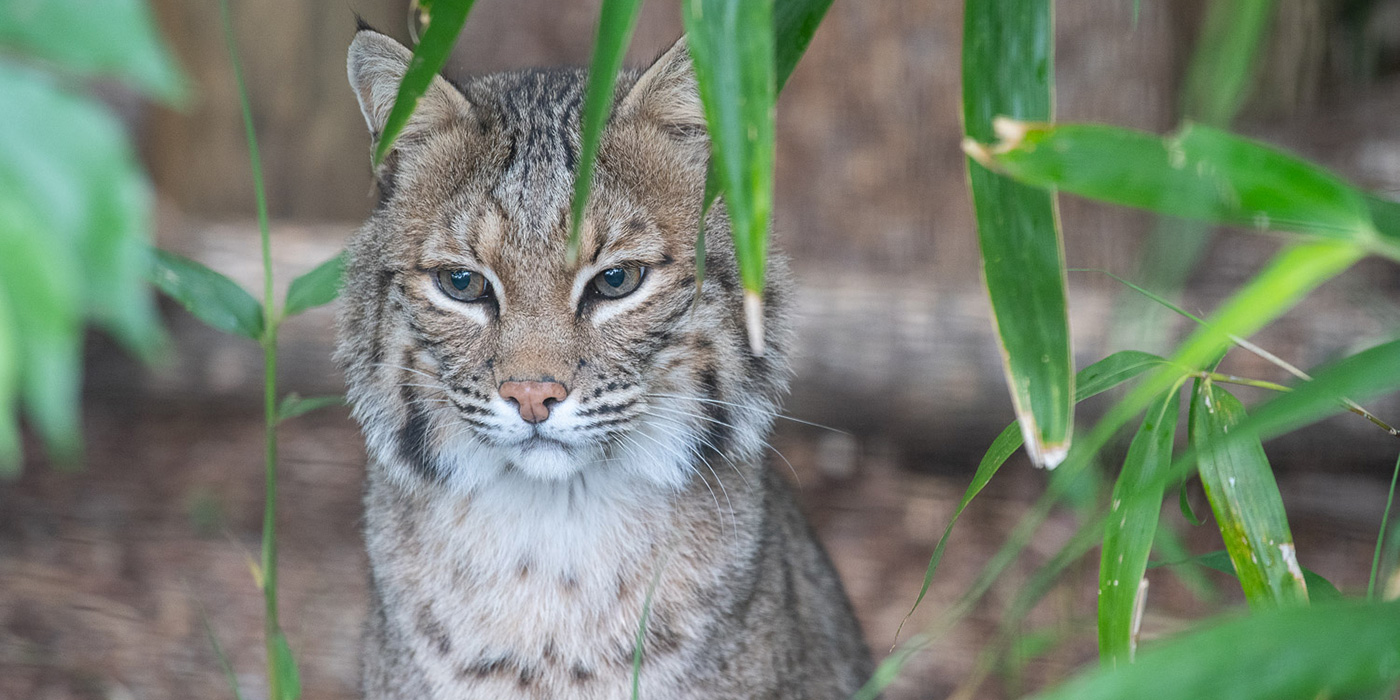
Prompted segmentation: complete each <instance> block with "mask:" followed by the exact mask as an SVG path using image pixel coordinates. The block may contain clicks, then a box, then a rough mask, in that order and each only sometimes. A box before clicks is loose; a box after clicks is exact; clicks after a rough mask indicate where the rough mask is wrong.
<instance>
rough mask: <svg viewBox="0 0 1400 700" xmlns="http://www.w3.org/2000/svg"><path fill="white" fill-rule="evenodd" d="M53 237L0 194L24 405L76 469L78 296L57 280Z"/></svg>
mask: <svg viewBox="0 0 1400 700" xmlns="http://www.w3.org/2000/svg"><path fill="white" fill-rule="evenodd" d="M50 235H51V234H50V233H49V231H48V230H47V229H46V228H45V227H44V225H43V224H42V223H41V222H40V221H39V220H38V219H37V218H35V217H33V216H31V215H30V210H29V209H27V208H26V207H24V203H23V202H22V201H16V200H15V199H14V198H12V196H7V195H6V194H0V286H3V288H4V296H5V298H6V299H12V300H14V301H13V302H12V303H11V304H10V309H9V310H10V312H11V313H12V315H13V325H12V328H13V334H14V335H13V337H14V338H15V339H16V340H17V341H18V343H17V345H18V350H19V359H20V363H19V380H20V389H21V393H22V395H23V397H24V406H25V409H26V410H27V412H28V414H29V417H30V418H31V419H32V420H33V421H34V424H35V426H36V427H37V428H38V429H39V432H40V433H41V434H42V435H43V437H44V440H45V442H46V443H47V445H48V447H49V450H50V451H51V452H52V453H53V454H54V456H55V457H56V458H57V459H59V460H60V461H63V462H70V463H71V462H75V461H76V460H77V459H78V457H79V453H80V450H81V446H80V445H81V443H80V437H79V434H78V390H79V383H80V381H81V370H80V367H81V361H80V356H79V344H80V343H81V340H82V338H81V330H82V328H81V313H82V300H81V296H80V290H79V289H78V288H77V287H76V286H75V285H72V284H69V283H68V282H69V280H68V277H67V275H63V274H59V273H61V272H62V271H63V269H64V268H63V267H62V266H55V265H54V261H53V258H52V257H51V252H52V251H51V250H50V249H49V246H48V245H46V242H47V241H46V239H48V238H49V236H50Z"/></svg>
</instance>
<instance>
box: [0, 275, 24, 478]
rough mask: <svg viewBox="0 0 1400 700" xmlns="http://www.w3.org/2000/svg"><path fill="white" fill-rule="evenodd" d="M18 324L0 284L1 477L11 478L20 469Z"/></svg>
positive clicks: (4, 288) (3, 286) (5, 292)
mask: <svg viewBox="0 0 1400 700" xmlns="http://www.w3.org/2000/svg"><path fill="white" fill-rule="evenodd" d="M17 325H18V324H17V321H16V319H15V315H14V313H13V312H12V311H11V310H10V300H9V299H8V294H7V291H6V285H5V284H0V477H3V476H9V475H12V474H14V473H15V471H16V470H17V469H18V468H19V423H18V421H19V414H18V412H17V411H16V410H15V403H16V399H17V398H18V395H19V371H20V363H21V362H22V357H21V355H20V347H19V334H18V332H17V330H18V329H17V327H16V326H17Z"/></svg>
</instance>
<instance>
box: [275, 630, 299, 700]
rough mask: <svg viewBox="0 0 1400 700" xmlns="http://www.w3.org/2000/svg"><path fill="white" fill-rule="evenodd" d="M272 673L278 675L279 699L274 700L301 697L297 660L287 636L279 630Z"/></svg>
mask: <svg viewBox="0 0 1400 700" xmlns="http://www.w3.org/2000/svg"><path fill="white" fill-rule="evenodd" d="M273 648H274V649H275V650H276V652H275V653H274V654H273V657H272V658H273V661H272V672H273V673H275V674H277V679H278V682H277V686H278V690H279V693H278V697H276V698H273V700H297V698H300V697H301V672H300V671H298V670H297V662H296V659H295V658H293V657H292V647H291V646H290V645H288V644H287V635H285V634H283V633H282V630H277V632H276V636H275V637H274V638H273Z"/></svg>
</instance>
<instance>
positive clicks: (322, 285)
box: [282, 252, 345, 317]
mask: <svg viewBox="0 0 1400 700" xmlns="http://www.w3.org/2000/svg"><path fill="white" fill-rule="evenodd" d="M344 274H345V253H344V252H341V253H340V254H338V255H336V256H335V257H333V258H331V259H330V260H327V261H325V262H323V263H321V264H320V265H317V266H316V267H315V269H313V270H311V271H310V272H308V273H306V274H304V275H302V276H300V277H298V278H296V279H294V280H292V285H291V286H290V287H288V288H287V303H286V305H285V308H283V310H282V315H283V317H291V316H295V315H297V314H299V313H301V312H303V311H306V310H307V309H314V308H316V307H317V306H323V305H325V304H329V303H331V302H332V301H335V297H336V295H338V294H340V279H341V277H342V276H344Z"/></svg>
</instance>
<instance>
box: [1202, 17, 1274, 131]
mask: <svg viewBox="0 0 1400 700" xmlns="http://www.w3.org/2000/svg"><path fill="white" fill-rule="evenodd" d="M1273 16H1274V2H1273V0H1216V1H1215V2H1212V3H1210V6H1209V7H1208V8H1207V9H1206V16H1205V22H1204V26H1203V27H1202V30H1201V38H1200V40H1199V41H1198V42H1197V44H1196V50H1195V51H1194V52H1193V54H1192V56H1191V65H1190V67H1189V68H1188V69H1187V71H1186V84H1185V86H1184V87H1183V88H1182V91H1181V102H1182V113H1183V116H1184V117H1185V118H1186V119H1188V120H1193V121H1198V122H1202V123H1204V124H1210V125H1212V126H1219V127H1225V126H1229V124H1230V122H1231V121H1233V120H1234V118H1235V114H1236V113H1238V112H1239V109H1240V106H1241V105H1242V104H1244V101H1245V100H1246V99H1247V98H1248V97H1249V94H1250V93H1251V92H1252V90H1251V89H1250V88H1251V84H1250V83H1251V79H1252V78H1253V73H1254V64H1255V59H1256V57H1257V56H1258V54H1259V45H1260V43H1261V40H1262V39H1263V37H1264V33H1265V31H1266V30H1267V29H1268V26H1269V21H1270V20H1272V19H1273Z"/></svg>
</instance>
